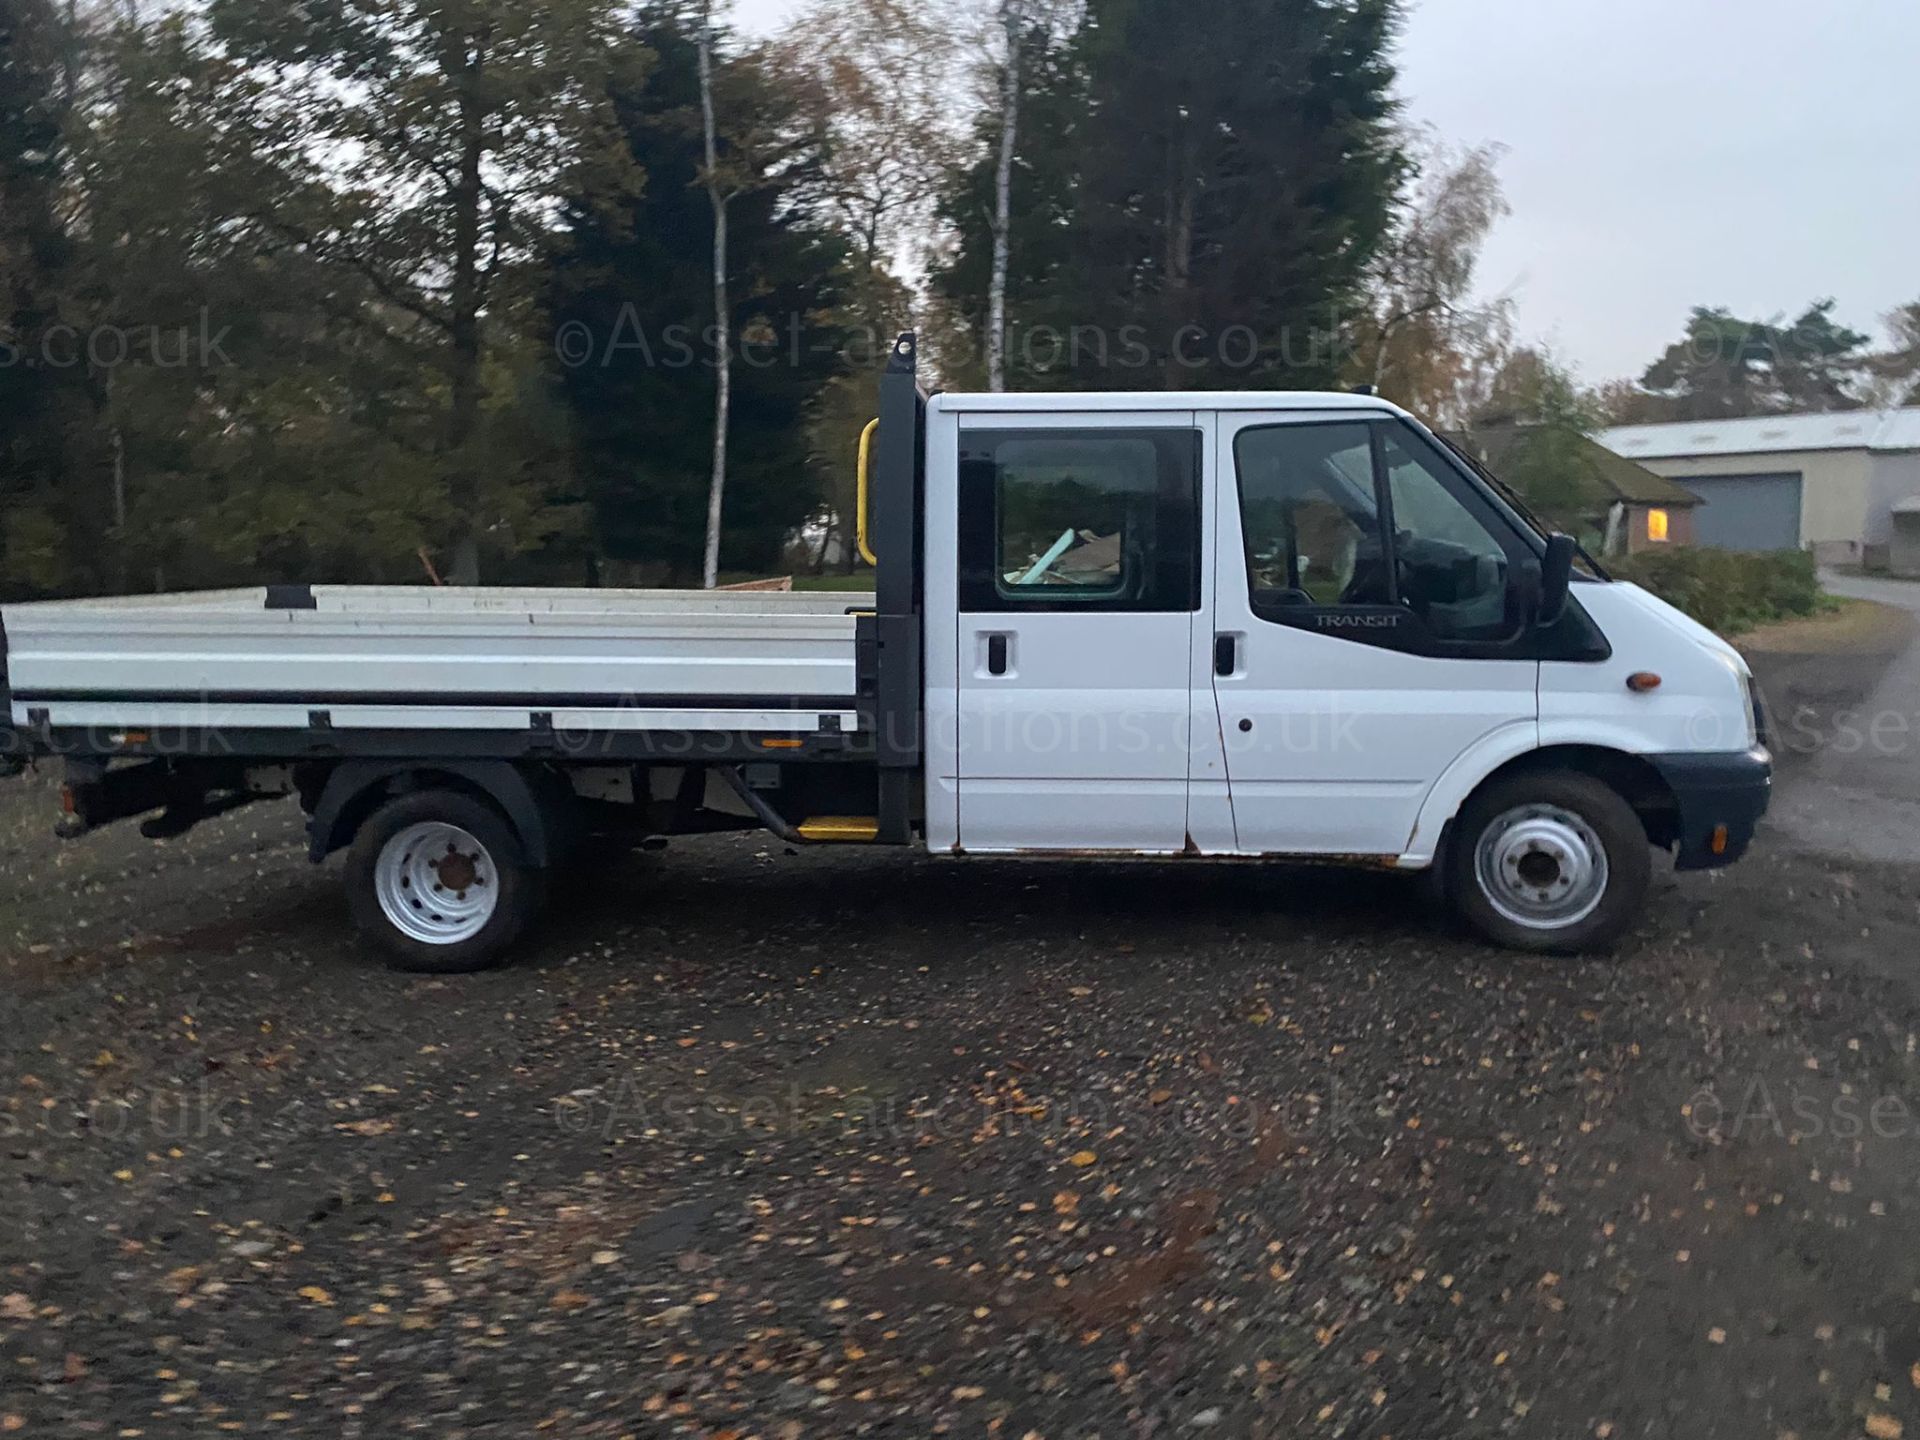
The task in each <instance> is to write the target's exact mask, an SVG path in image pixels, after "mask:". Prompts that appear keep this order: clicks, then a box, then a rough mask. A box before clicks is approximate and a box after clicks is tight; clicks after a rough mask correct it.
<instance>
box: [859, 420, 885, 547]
mask: <svg viewBox="0 0 1920 1440" xmlns="http://www.w3.org/2000/svg"><path fill="white" fill-rule="evenodd" d="M879 433H880V422H879V421H878V420H875V421H874V422H873V423H872V424H870V425H868V426H867V428H866V429H865V430H862V431H861V432H860V489H859V497H858V499H856V500H855V502H854V505H855V508H856V509H858V511H859V512H860V513H859V515H858V516H857V517H856V519H855V525H854V529H855V532H856V534H857V536H858V539H859V543H860V558H861V559H862V560H864V561H866V562H867V564H869V565H873V566H878V565H879V564H880V557H879V556H877V555H875V554H874V553H873V544H872V542H871V541H870V540H869V539H868V538H867V537H868V536H869V534H870V533H871V531H870V530H869V528H868V520H867V499H868V495H869V492H870V486H869V483H868V482H869V479H870V477H871V474H872V466H873V437H874V436H876V435H878V434H879Z"/></svg>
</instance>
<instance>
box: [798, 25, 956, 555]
mask: <svg viewBox="0 0 1920 1440" xmlns="http://www.w3.org/2000/svg"><path fill="white" fill-rule="evenodd" d="M954 22H955V17H954V15H953V14H952V12H951V11H949V10H947V9H946V8H944V7H942V6H940V5H937V4H934V5H930V4H927V3H925V0H814V3H812V4H810V5H808V6H807V7H806V8H804V9H803V10H802V11H801V12H800V13H799V15H798V16H797V17H796V18H795V20H794V21H793V23H792V24H791V25H790V26H788V27H787V28H786V29H785V30H784V31H782V32H781V34H780V35H779V36H778V37H777V38H776V39H775V41H774V42H773V44H772V45H771V46H770V47H769V49H768V52H767V55H766V57H765V63H766V65H767V66H768V67H769V69H770V70H772V71H773V72H775V73H777V74H778V75H779V76H780V77H781V82H782V86H783V88H784V89H786V90H788V91H789V92H790V93H791V94H792V96H793V98H794V100H795V102H796V103H797V104H798V105H799V106H800V107H801V111H802V113H803V114H804V116H805V123H806V124H807V125H808V126H809V127H810V128H811V129H812V130H813V131H814V132H815V133H817V134H819V135H821V136H823V137H824V138H825V140H826V145H825V148H824V150H823V152H822V155H821V164H820V170H819V188H818V194H817V196H808V197H806V198H807V203H809V204H810V205H813V206H815V207H816V208H817V209H818V211H819V212H820V214H821V216H822V218H824V219H828V220H830V221H831V222H832V224H833V225H834V227H835V228H836V229H837V230H839V231H840V233H841V234H842V235H844V236H845V237H846V240H847V242H848V243H849V245H850V246H851V249H852V259H853V267H852V273H851V274H850V275H849V276H848V277H847V284H846V285H845V287H844V290H843V292H842V300H841V314H840V317H839V319H840V322H841V323H843V324H844V325H845V326H846V328H847V329H848V330H849V331H850V332H852V334H853V335H854V336H855V337H856V339H855V342H854V346H853V353H852V354H851V355H850V356H849V357H848V358H849V361H850V364H849V366H848V369H847V373H845V374H843V375H842V376H840V377H839V378H838V379H836V380H835V381H834V382H833V383H832V384H831V385H830V386H829V388H828V390H827V392H826V393H825V394H824V395H823V396H822V397H821V399H820V402H819V405H818V407H817V411H816V419H815V425H814V430H813V435H814V445H815V448H816V450H817V452H818V461H819V468H820V470H821V472H822V483H823V487H824V492H825V504H824V506H823V510H822V513H821V515H820V517H819V521H818V527H817V528H818V532H819V534H820V537H821V543H820V545H819V547H818V549H817V550H816V552H815V557H816V562H817V563H819V564H822V565H824V563H825V561H826V559H827V557H828V556H829V555H830V554H837V555H838V558H839V560H840V563H841V565H842V567H843V568H845V569H846V570H848V571H851V570H852V569H853V568H854V567H855V565H856V563H857V559H858V556H857V551H856V549H855V545H854V534H853V531H854V525H853V517H854V511H855V495H854V490H855V485H854V475H855V467H854V463H853V456H854V453H855V447H856V445H857V443H858V440H859V436H860V434H861V432H862V431H863V430H864V429H865V428H866V425H867V423H868V421H870V420H871V419H872V418H873V375H872V373H871V372H872V370H873V368H874V367H875V366H876V365H877V364H878V363H879V362H880V361H881V359H882V358H883V357H884V356H885V355H886V353H887V347H889V346H890V345H891V342H892V340H893V337H894V336H895V335H897V334H899V332H900V331H902V330H904V329H908V328H910V327H913V326H915V325H916V324H921V325H923V326H924V317H923V316H922V315H920V314H919V313H918V307H917V305H916V298H915V294H914V287H913V286H912V285H911V284H910V283H909V282H908V281H907V280H906V279H904V278H903V276H905V275H908V274H911V273H912V272H913V271H914V270H916V269H917V268H918V267H919V265H920V263H921V259H922V256H921V253H920V252H921V251H922V250H923V249H924V248H925V245H926V241H927V236H928V233H929V231H930V230H931V229H932V226H931V224H930V220H931V216H932V209H933V204H934V200H935V198H936V196H937V195H938V193H939V190H940V186H941V183H942V181H943V180H944V178H945V176H946V173H947V170H948V168H949V166H950V165H951V164H952V163H953V162H954V160H955V159H956V157H957V155H958V153H959V149H960V142H961V140H962V139H963V137H964V131H962V130H960V129H958V128H957V127H956V124H955V119H954V117H955V114H956V111H957V109H958V107H956V106H955V104H954V100H953V95H954V91H955V88H956V81H957V78H958V77H957V76H956V74H955V65H954V62H953V58H952V57H953V56H954V54H955V46H954V36H955V23H954Z"/></svg>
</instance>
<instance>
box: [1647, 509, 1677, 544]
mask: <svg viewBox="0 0 1920 1440" xmlns="http://www.w3.org/2000/svg"><path fill="white" fill-rule="evenodd" d="M1672 523H1673V522H1672V520H1671V518H1670V517H1669V516H1668V514H1667V512H1666V511H1664V510H1649V511H1648V512H1647V539H1649V540H1651V541H1652V542H1653V543H1654V544H1656V545H1664V544H1666V543H1667V541H1668V540H1669V539H1671V538H1672V533H1673V532H1672Z"/></svg>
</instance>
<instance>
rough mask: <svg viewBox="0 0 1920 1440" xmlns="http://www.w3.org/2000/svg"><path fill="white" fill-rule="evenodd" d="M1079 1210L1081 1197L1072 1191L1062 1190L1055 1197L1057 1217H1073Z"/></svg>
mask: <svg viewBox="0 0 1920 1440" xmlns="http://www.w3.org/2000/svg"><path fill="white" fill-rule="evenodd" d="M1079 1208H1080V1197H1079V1196H1078V1195H1076V1194H1074V1193H1073V1191H1071V1190H1062V1191H1061V1192H1060V1193H1059V1194H1058V1195H1056V1196H1054V1197H1053V1213H1054V1214H1056V1215H1071V1214H1073V1212H1074V1211H1076V1210H1078V1209H1079Z"/></svg>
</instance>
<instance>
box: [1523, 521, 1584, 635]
mask: <svg viewBox="0 0 1920 1440" xmlns="http://www.w3.org/2000/svg"><path fill="white" fill-rule="evenodd" d="M1579 553H1580V547H1579V545H1578V544H1577V543H1576V542H1575V540H1574V538H1573V537H1572V536H1571V535H1555V536H1553V537H1552V538H1551V539H1550V540H1548V541H1547V553H1546V557H1545V559H1543V560H1542V561H1541V563H1540V608H1539V609H1538V610H1536V611H1535V612H1534V616H1535V623H1536V624H1538V625H1539V627H1540V628H1541V629H1542V630H1547V629H1551V628H1552V627H1553V626H1555V625H1558V624H1559V623H1560V617H1561V616H1563V615H1565V614H1566V613H1567V601H1568V600H1569V599H1571V598H1572V596H1573V562H1574V560H1575V558H1576V557H1577V556H1578V555H1579Z"/></svg>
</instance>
